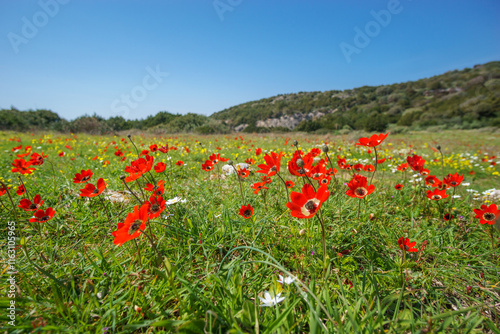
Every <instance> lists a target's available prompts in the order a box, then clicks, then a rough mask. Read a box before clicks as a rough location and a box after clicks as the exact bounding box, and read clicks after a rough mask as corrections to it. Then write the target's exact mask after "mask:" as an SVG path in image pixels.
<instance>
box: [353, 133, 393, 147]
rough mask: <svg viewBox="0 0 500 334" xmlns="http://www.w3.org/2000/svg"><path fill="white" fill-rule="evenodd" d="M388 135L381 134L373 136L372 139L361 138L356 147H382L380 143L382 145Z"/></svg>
mask: <svg viewBox="0 0 500 334" xmlns="http://www.w3.org/2000/svg"><path fill="white" fill-rule="evenodd" d="M388 135H389V133H386V134H385V135H384V134H383V133H381V134H379V135H372V136H371V137H370V138H366V137H362V138H359V143H356V144H355V145H360V146H367V147H375V146H378V145H380V143H382V142H383V141H384V139H385V138H387V136H388Z"/></svg>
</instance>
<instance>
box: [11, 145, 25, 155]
mask: <svg viewBox="0 0 500 334" xmlns="http://www.w3.org/2000/svg"><path fill="white" fill-rule="evenodd" d="M22 148H23V145H19V146H16V147H13V148H12V152H14V153H16V152H17V151H19V150H20V149H22Z"/></svg>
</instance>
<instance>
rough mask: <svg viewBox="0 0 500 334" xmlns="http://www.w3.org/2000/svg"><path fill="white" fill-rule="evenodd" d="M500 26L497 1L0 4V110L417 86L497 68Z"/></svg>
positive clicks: (194, 106) (154, 108)
mask: <svg viewBox="0 0 500 334" xmlns="http://www.w3.org/2000/svg"><path fill="white" fill-rule="evenodd" d="M377 17H378V20H377ZM499 17H500V1H497V0H475V1H469V0H467V1H465V0H441V1H424V0H413V1H411V0H400V1H397V0H383V1H378V0H376V1H374V0H371V1H368V0H358V1H348V0H345V1H340V0H339V1H333V0H332V1H326V0H325V1H321V0H317V1H305V0H301V1H299V0H286V1H285V0H276V1H272V0H215V1H214V0H197V1H195V0H177V1H168V0H162V1H159V0H158V1H138V0H137V1H132V0H107V1H102V0H100V1H98V0H85V1H83V0H40V1H21V0H16V1H13V0H12V1H11V0H0V36H1V38H0V108H9V107H10V106H15V107H17V108H18V109H20V110H26V109H37V108H46V109H51V110H53V111H55V112H57V113H58V114H59V115H60V116H61V117H64V118H66V119H68V120H70V119H74V118H76V117H78V116H81V115H83V114H93V113H97V114H98V115H101V116H103V117H106V118H107V117H112V116H123V117H125V118H129V119H136V118H144V117H146V116H148V115H152V114H155V113H156V112H158V111H169V112H172V113H181V114H185V113H188V112H194V113H199V114H205V115H210V114H212V113H214V112H217V111H220V110H223V109H225V108H228V107H231V106H233V105H237V104H240V103H244V102H248V101H252V100H258V99H261V98H265V97H270V96H273V95H277V94H283V93H294V92H299V91H325V90H332V89H339V90H343V89H349V88H354V87H360V86H364V85H380V84H391V83H398V82H405V81H409V80H417V79H421V78H426V77H430V76H433V75H437V74H441V73H444V72H446V71H449V70H453V69H463V68H465V67H472V66H474V65H475V64H480V63H485V62H489V61H494V60H500V37H499V36H500V20H499V19H498V18H499Z"/></svg>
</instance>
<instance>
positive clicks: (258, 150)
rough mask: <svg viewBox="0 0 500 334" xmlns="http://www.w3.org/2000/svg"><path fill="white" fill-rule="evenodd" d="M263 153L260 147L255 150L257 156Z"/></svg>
mask: <svg viewBox="0 0 500 334" xmlns="http://www.w3.org/2000/svg"><path fill="white" fill-rule="evenodd" d="M261 153H262V149H261V148H260V147H259V148H258V149H256V150H255V155H260V154H261Z"/></svg>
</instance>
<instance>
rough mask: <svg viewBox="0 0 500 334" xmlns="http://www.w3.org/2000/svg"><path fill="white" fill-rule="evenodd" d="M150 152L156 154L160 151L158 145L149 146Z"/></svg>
mask: <svg viewBox="0 0 500 334" xmlns="http://www.w3.org/2000/svg"><path fill="white" fill-rule="evenodd" d="M149 150H150V151H151V152H152V153H154V152H156V151H158V145H156V144H153V145H149Z"/></svg>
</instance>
